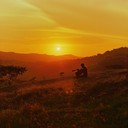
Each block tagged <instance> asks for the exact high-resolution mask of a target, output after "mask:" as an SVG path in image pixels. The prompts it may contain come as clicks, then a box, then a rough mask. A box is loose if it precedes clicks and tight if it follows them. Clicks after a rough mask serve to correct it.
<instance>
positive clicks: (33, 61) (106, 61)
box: [0, 47, 128, 79]
mask: <svg viewBox="0 0 128 128" xmlns="http://www.w3.org/2000/svg"><path fill="white" fill-rule="evenodd" d="M11 54H12V55H11ZM11 54H10V53H9V54H8V53H3V52H0V65H19V66H25V67H26V68H27V69H28V72H27V75H26V78H31V77H33V76H36V77H37V78H39V79H42V78H53V77H58V76H59V73H60V72H64V73H65V74H64V75H65V76H69V75H70V76H71V75H73V74H74V73H73V72H72V70H74V69H78V68H80V65H81V63H85V65H86V66H87V68H88V71H89V73H90V72H96V71H103V70H107V69H111V68H123V69H128V48H127V47H121V48H118V49H113V50H111V51H106V52H105V53H103V54H97V55H95V56H91V57H84V58H77V57H74V56H72V55H71V56H70V55H68V56H63V57H64V58H62V56H59V57H56V56H47V55H43V57H42V55H39V54H37V55H36V54H34V55H33V54H30V55H28V56H27V57H26V56H25V55H19V54H15V53H11ZM15 57H16V59H15ZM17 57H18V59H17ZM24 58H25V60H24ZM67 58H68V59H67ZM41 59H42V60H41ZM55 60H56V61H55Z"/></svg>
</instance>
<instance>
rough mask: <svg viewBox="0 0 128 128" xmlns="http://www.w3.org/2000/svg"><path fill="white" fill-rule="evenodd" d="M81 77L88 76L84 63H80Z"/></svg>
mask: <svg viewBox="0 0 128 128" xmlns="http://www.w3.org/2000/svg"><path fill="white" fill-rule="evenodd" d="M81 67H82V68H81V77H84V78H87V77H88V70H87V68H86V66H85V64H84V63H82V64H81Z"/></svg>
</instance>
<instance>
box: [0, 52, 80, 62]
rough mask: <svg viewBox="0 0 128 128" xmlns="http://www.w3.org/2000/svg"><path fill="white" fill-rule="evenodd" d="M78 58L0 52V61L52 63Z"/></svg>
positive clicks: (68, 55) (69, 55)
mask: <svg viewBox="0 0 128 128" xmlns="http://www.w3.org/2000/svg"><path fill="white" fill-rule="evenodd" d="M77 58H79V57H77V56H74V55H71V54H66V55H61V56H54V55H47V54H35V53H30V54H22V53H15V52H0V60H1V61H2V60H4V61H5V60H6V61H22V62H52V61H62V60H71V59H77Z"/></svg>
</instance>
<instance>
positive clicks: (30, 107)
mask: <svg viewBox="0 0 128 128" xmlns="http://www.w3.org/2000/svg"><path fill="white" fill-rule="evenodd" d="M113 74H114V75H113ZM113 74H111V75H108V73H104V74H102V76H101V77H100V75H99V77H97V78H96V77H92V78H89V79H88V80H87V81H85V82H84V83H81V82H80V83H79V82H78V83H77V84H79V87H75V86H73V80H65V81H59V82H56V83H51V84H48V85H47V84H46V85H40V84H39V85H38V84H36V85H30V84H29V85H26V86H17V87H16V88H13V89H10V91H9V90H7V91H6V90H2V89H1V90H0V103H1V104H0V127H1V128H127V126H128V122H127V119H128V110H127V108H128V86H127V83H128V79H127V78H126V74H125V73H122V74H121V73H116V74H115V72H114V73H113ZM97 76H98V75H97ZM19 84H20V83H19ZM67 86H68V87H67Z"/></svg>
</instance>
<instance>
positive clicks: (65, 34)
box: [0, 0, 128, 56]
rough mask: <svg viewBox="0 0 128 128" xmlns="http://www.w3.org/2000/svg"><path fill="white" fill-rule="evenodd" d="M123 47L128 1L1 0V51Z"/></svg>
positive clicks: (127, 36) (86, 51)
mask: <svg viewBox="0 0 128 128" xmlns="http://www.w3.org/2000/svg"><path fill="white" fill-rule="evenodd" d="M122 46H127V47H128V1H127V0H63V1H60V0H12V1H11V0H3V1H2V0H1V1H0V51H13V52H20V53H42V54H44V53H45V54H54V55H61V54H74V55H78V56H89V55H94V54H97V53H102V52H104V51H106V50H111V49H113V48H118V47H122ZM57 47H60V48H61V50H59V51H57V50H56V48H57Z"/></svg>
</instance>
